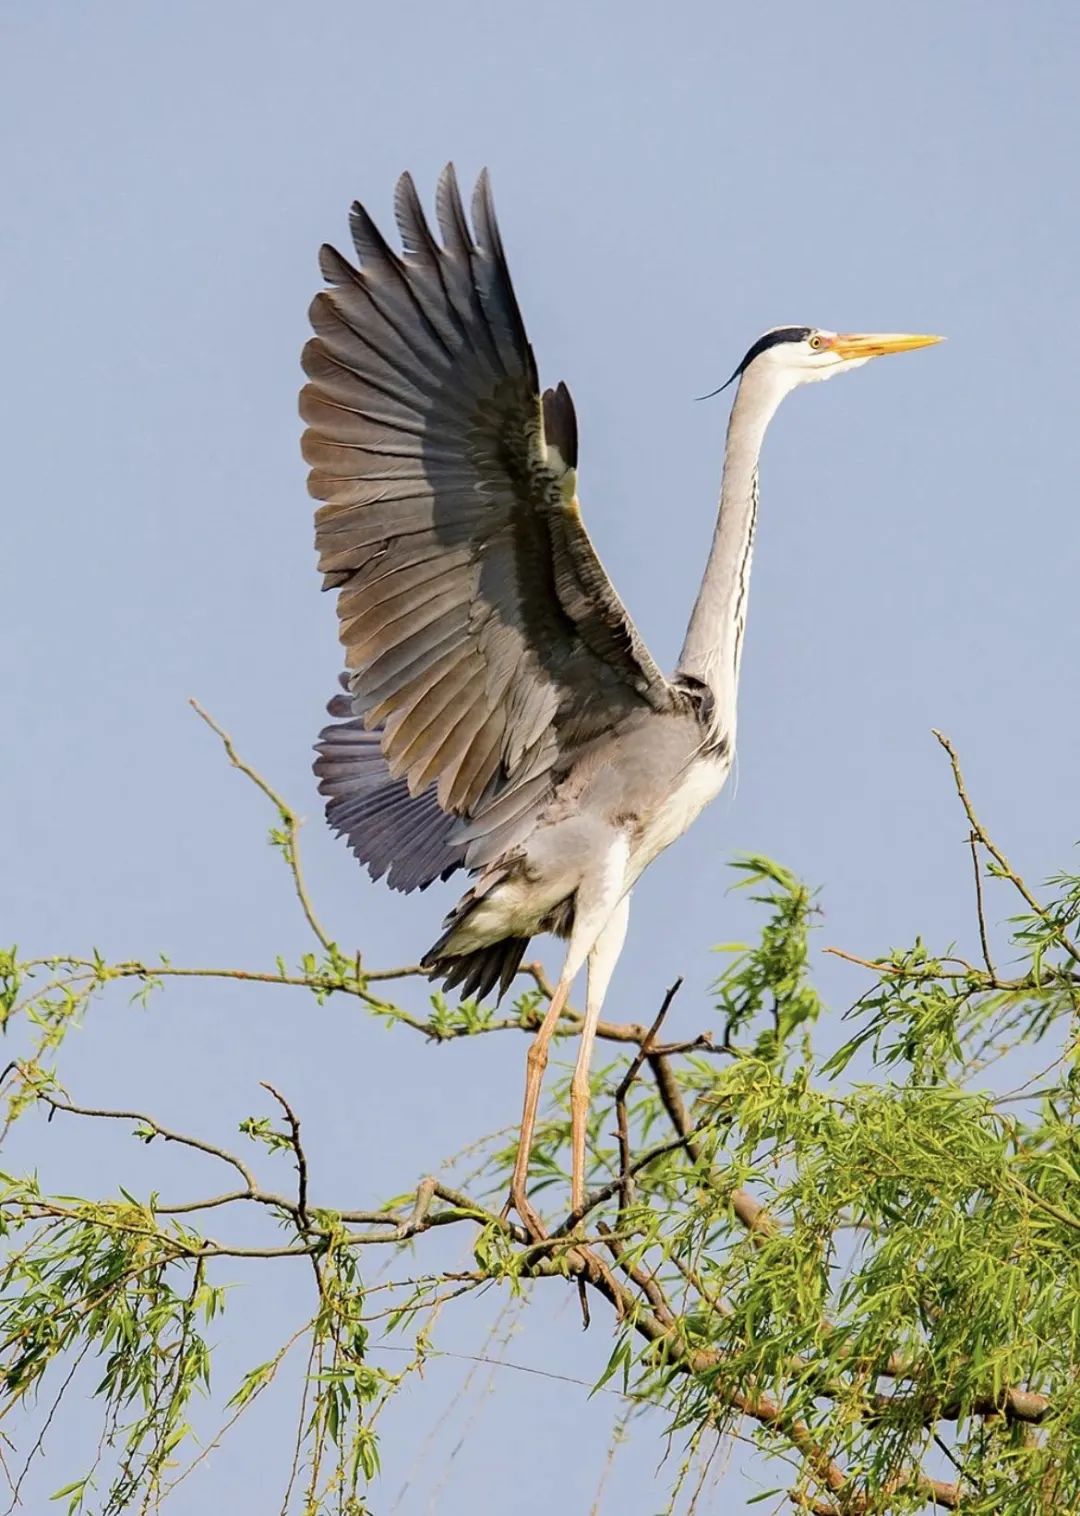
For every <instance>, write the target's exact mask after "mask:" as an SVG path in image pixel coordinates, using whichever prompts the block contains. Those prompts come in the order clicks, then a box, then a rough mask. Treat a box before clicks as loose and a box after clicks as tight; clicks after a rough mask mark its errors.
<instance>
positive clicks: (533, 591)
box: [301, 167, 937, 1225]
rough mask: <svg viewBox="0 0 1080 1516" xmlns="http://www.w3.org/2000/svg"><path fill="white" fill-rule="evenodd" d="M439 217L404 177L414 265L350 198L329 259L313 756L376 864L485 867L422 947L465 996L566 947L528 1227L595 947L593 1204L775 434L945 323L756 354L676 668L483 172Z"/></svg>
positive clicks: (319, 356) (443, 202) (804, 334)
mask: <svg viewBox="0 0 1080 1516" xmlns="http://www.w3.org/2000/svg"><path fill="white" fill-rule="evenodd" d="M436 210H437V216H438V223H439V231H440V238H441V241H437V240H436V239H435V237H434V235H433V234H432V232H431V230H430V228H429V226H428V224H427V221H426V219H425V217H424V213H423V210H422V208H421V206H420V202H419V199H418V198H417V195H416V191H415V189H414V187H413V183H412V180H411V179H410V178H409V176H408V175H407V174H406V175H404V176H403V177H402V178H401V180H400V181H399V183H398V187H397V193H396V197H395V211H396V217H397V223H398V228H399V231H400V235H401V240H402V244H403V249H404V251H403V253H402V254H398V253H396V252H394V251H392V250H391V249H390V248H389V247H388V245H387V244H386V242H385V241H384V239H383V237H382V235H381V234H380V232H379V231H378V229H377V227H376V226H375V224H374V222H373V221H372V220H371V218H370V216H369V215H368V214H367V212H366V211H365V210H364V209H363V207H362V206H360V205H354V206H353V209H352V214H351V217H350V226H351V229H352V236H353V243H354V246H355V248H356V252H357V255H358V257H359V260H360V267H359V268H354V267H353V266H352V265H351V264H350V263H348V262H347V261H346V260H345V259H344V258H342V257H341V255H340V254H338V253H337V252H335V251H334V250H333V249H332V248H323V250H322V255H321V259H320V263H321V268H322V272H323V275H324V277H325V279H326V281H327V284H328V286H329V287H328V288H327V289H326V290H324V291H323V292H322V293H320V294H319V295H317V296H316V297H315V300H314V302H313V304H312V307H311V322H312V326H313V327H314V330H315V336H314V337H313V338H312V340H311V341H310V342H309V343H308V345H307V347H306V348H305V350H304V359H303V361H304V368H305V370H306V372H307V375H308V380H309V383H308V384H307V385H306V387H305V389H304V390H303V393H302V396H301V412H302V415H303V416H304V419H305V420H306V422H307V423H308V426H307V430H306V432H305V433H304V441H303V447H304V456H305V458H306V459H307V460H308V462H309V464H310V465H311V472H310V476H309V487H310V489H311V493H312V494H313V495H315V496H316V497H317V498H318V499H319V500H320V501H322V502H323V503H322V505H321V506H320V507H319V509H318V510H317V512H316V545H317V548H318V551H319V563H320V567H321V568H322V571H323V574H324V583H325V585H326V586H327V587H328V588H333V589H336V591H337V597H338V620H339V630H340V637H341V641H342V643H343V645H344V648H345V661H346V664H347V667H348V671H349V672H348V674H347V675H346V676H343V682H344V683H345V687H346V691H347V694H346V695H344V696H338V697H337V699H336V700H335V701H334V702H333V703H332V705H331V708H330V709H331V714H332V715H334V716H335V717H338V718H340V719H339V720H337V721H336V722H335V724H333V725H331V726H328V727H327V728H326V729H325V730H324V732H323V733H322V736H321V739H320V742H319V744H318V751H319V758H318V760H317V763H316V770H317V772H318V775H319V780H320V784H319V788H320V790H321V792H322V793H323V794H324V795H326V796H327V807H326V810H327V816H328V818H329V821H330V823H331V825H333V826H334V827H335V829H336V830H337V831H339V832H341V833H343V834H344V835H345V836H346V837H347V838H348V841H349V845H350V847H351V848H352V850H353V852H354V853H355V854H356V855H357V857H358V858H359V859H360V860H361V861H362V862H364V863H365V864H366V865H367V866H368V868H369V869H370V871H371V873H372V874H373V876H374V877H375V878H379V877H381V876H383V875H385V877H386V879H387V882H388V883H389V884H390V885H391V886H393V887H394V888H397V889H402V890H411V889H417V888H419V889H423V888H425V887H426V886H427V885H428V884H430V883H431V882H432V881H433V880H435V879H437V878H443V879H445V878H447V877H448V876H449V875H450V874H452V873H453V872H454V871H455V870H456V869H458V868H464V869H466V870H468V871H469V872H470V874H471V875H472V877H473V882H472V887H471V888H470V889H469V891H468V892H467V893H466V894H465V896H464V897H463V898H462V899H461V901H459V903H458V905H457V906H456V907H455V908H454V910H453V911H452V912H451V913H450V915H449V917H448V918H447V920H446V922H445V923H444V925H445V931H444V934H443V936H442V937H441V938H440V939H439V941H438V942H437V943H436V944H435V945H434V947H433V948H432V949H431V950H430V951H429V952H428V954H427V955H426V957H425V958H424V960H423V962H424V963H425V965H426V966H427V967H428V969H429V970H430V972H431V973H432V975H433V976H435V977H440V978H442V979H443V980H444V981H445V983H446V984H447V985H448V986H457V987H460V989H461V991H462V992H463V993H464V994H467V995H476V996H483V995H485V994H487V993H488V992H489V991H490V990H492V989H493V988H495V987H496V986H498V987H499V989H500V991H505V990H506V988H507V987H508V985H509V983H510V981H511V980H512V978H513V976H514V974H515V973H516V971H517V968H518V966H519V964H520V962H521V958H522V955H523V953H524V952H525V949H526V948H527V946H528V942H529V939H530V937H531V936H532V935H533V934H534V933H536V932H541V931H553V932H556V933H558V934H560V935H564V936H568V937H569V939H570V941H569V947H568V950H567V956H566V961H565V964H564V966H563V971H562V974H561V975H560V979H559V983H558V986H557V987H556V991H555V994H554V996H553V998H552V1001H551V1005H550V1007H549V1010H548V1012H547V1015H546V1016H545V1019H544V1022H543V1025H542V1027H541V1029H540V1031H539V1033H538V1035H537V1039H536V1043H535V1046H534V1049H533V1052H532V1054H531V1055H530V1063H529V1077H528V1082H527V1088H526V1100H525V1111H524V1115H523V1120H522V1143H521V1145H520V1149H519V1154H518V1163H517V1166H516V1168H515V1174H514V1183H513V1188H512V1194H513V1196H514V1200H515V1204H516V1205H517V1207H518V1210H519V1211H520V1212H521V1214H522V1216H523V1217H525V1218H526V1220H527V1221H528V1222H529V1224H530V1225H531V1219H530V1218H531V1216H532V1213H531V1209H530V1207H529V1205H528V1201H527V1198H526V1196H525V1191H524V1183H525V1173H526V1170H525V1165H526V1163H527V1159H528V1147H529V1134H530V1132H531V1130H532V1124H533V1122H534V1120H535V1116H536V1102H537V1099H538V1094H539V1081H540V1078H541V1075H542V1070H543V1064H544V1061H545V1059H546V1056H547V1055H546V1048H547V1043H548V1040H549V1038H550V1036H551V1035H552V1032H553V1030H554V1027H555V1024H556V1022H557V1020H558V1017H559V1015H560V1014H561V1011H562V1007H563V1005H564V1004H565V1000H566V996H567V994H568V991H569V988H570V984H571V982H572V980H573V978H574V976H575V975H576V973H577V971H578V969H579V968H580V967H581V966H582V964H583V963H584V962H585V961H586V959H587V960H588V964H589V984H588V992H587V998H586V1009H585V1018H584V1023H583V1030H582V1040H581V1049H580V1053H579V1057H578V1066H577V1069H576V1071H575V1075H574V1082H573V1085H572V1088H571V1107H572V1113H573V1123H572V1126H573V1159H574V1161H573V1174H574V1203H575V1205H577V1204H578V1203H579V1201H580V1199H581V1194H582V1189H581V1186H582V1182H583V1180H582V1175H583V1171H584V1140H585V1139H584V1131H585V1126H584V1122H585V1114H586V1109H587V1102H588V1082H587V1074H588V1063H589V1053H590V1048H591V1044H592V1039H593V1036H594V1034H595V1029H596V1024H597V1018H598V1016H599V1012H600V1005H601V1002H602V1000H603V996H604V993H605V990H606V986H607V983H608V979H609V977H610V974H611V970H612V968H613V967H614V964H615V961H616V959H617V957H618V954H619V951H620V949H621V946H622V941H623V935H624V933H625V929H626V920H627V909H628V901H629V895H630V891H631V889H632V888H633V885H634V883H635V881H636V880H637V878H638V877H639V875H640V874H641V872H642V870H643V869H644V868H646V867H647V866H648V864H649V863H650V862H651V861H652V859H653V858H655V857H656V856H657V854H658V853H660V852H661V851H662V850H663V849H664V848H665V847H667V846H668V845H669V844H670V843H671V842H673V841H674V840H675V839H676V838H677V837H679V836H680V835H681V834H682V833H683V832H684V831H685V830H686V829H687V827H688V826H689V825H690V824H691V823H692V822H693V820H694V818H695V817H696V816H697V815H698V814H699V812H700V811H701V809H702V808H703V807H704V806H705V805H707V804H708V802H709V801H710V800H711V799H712V798H713V797H714V796H715V795H716V794H717V792H718V791H719V790H720V788H721V786H722V785H723V783H724V781H725V779H726V777H727V774H728V770H729V768H730V764H731V759H732V753H733V748H734V741H735V710H736V692H737V686H738V677H739V664H740V660H741V655H742V645H743V632H744V628H745V621H746V605H747V594H748V589H749V579H750V562H751V555H752V551H753V542H754V532H755V526H756V520H757V505H758V492H757V468H758V457H759V454H760V451H761V444H762V439H763V437H764V434H765V429H766V427H767V426H768V424H769V421H770V419H771V417H772V415H773V413H774V412H775V410H776V407H777V406H778V405H779V403H780V401H781V400H782V399H783V397H784V395H785V394H787V393H788V392H789V391H790V390H791V389H793V388H794V387H795V386H796V385H798V384H802V383H804V382H806V381H808V380H813V379H823V378H827V377H829V376H830V375H831V374H833V373H836V372H838V371H840V370H841V369H843V368H853V367H858V366H860V365H861V364H863V363H865V362H866V361H867V359H868V358H870V357H875V356H879V355H880V354H882V353H885V352H896V351H902V350H904V349H905V348H907V347H913V346H923V345H925V344H926V343H928V342H930V341H935V340H937V339H934V338H915V337H908V336H898V335H886V336H884V337H881V336H875V337H865V336H853V335H848V336H844V337H840V336H838V335H837V334H836V333H827V332H821V331H818V330H816V329H812V328H809V327H783V328H776V329H774V330H773V331H772V332H769V333H767V334H766V335H765V336H764V337H762V338H761V339H760V340H759V341H758V342H756V343H755V344H754V345H753V347H752V348H751V349H750V351H749V352H748V353H747V355H746V357H745V358H744V359H743V362H742V363H741V364H740V365H739V368H738V369H737V370H736V373H735V375H733V379H736V380H738V389H737V390H736V396H735V403H734V405H733V406H732V411H731V417H730V421H729V425H728V434H727V444H726V450H725V463H724V480H723V486H722V489H721V502H720V510H719V513H718V517H717V524H716V530H715V533H714V538H713V545H712V550H711V552H710V555H709V560H708V564H707V566H706V570H705V575H704V578H703V580H702V585H701V589H700V592H699V594H698V598H697V602H696V604H695V607H694V611H693V614H692V616H691V619H690V624H689V626H688V628H687V633H686V641H685V644H684V647H683V651H682V654H681V656H680V660H679V665H678V668H677V670H676V673H675V675H674V676H673V677H672V678H671V679H670V680H669V679H666V678H665V677H664V675H663V674H662V673H661V672H660V670H659V669H658V668H657V666H656V664H655V662H654V661H653V659H652V658H651V657H650V655H649V653H648V650H647V649H646V648H645V646H644V644H643V642H642V640H641V638H640V636H639V635H638V633H637V631H636V629H635V627H634V624H633V622H632V621H631V620H630V618H629V616H628V615H627V614H626V611H625V610H624V608H623V605H622V602H621V601H620V600H619V597H618V596H617V595H616V593H615V591H614V589H613V588H612V585H611V582H610V581H609V579H608V577H607V575H606V573H605V572H604V569H603V566H602V565H601V563H600V560H599V559H598V557H597V556H596V553H595V551H594V549H593V546H592V544H591V542H590V541H589V537H588V534H587V533H586V531H585V528H584V526H583V525H582V521H581V514H580V509H579V507H578V503H577V498H576V467H577V420H576V417H575V415H574V407H573V402H572V401H571V399H570V395H569V392H568V391H567V389H566V387H565V385H559V386H558V388H557V389H554V390H548V391H547V392H545V393H544V394H543V395H541V393H540V389H539V384H538V380H537V372H536V364H535V361H534V359H533V354H532V349H531V348H530V346H529V343H528V340H527V338H526V335H525V328H524V325H523V323H522V320H521V315H520V312H519V310H518V306H517V301H516V299H515V296H514V292H513V288H512V285H511V282H510V275H509V272H508V270H507V267H506V259H505V255H504V252H503V247H502V242H501V239H500V236H499V231H498V227H497V225H496V222H495V213H494V208H493V206H492V201H491V191H490V187H489V184H488V179H487V175H486V173H484V174H481V176H480V179H479V181H478V183H477V186H476V191H475V194H474V196H473V201H472V226H471V227H470V225H469V222H468V220H467V219H466V215H465V211H464V208H463V206H462V204H461V198H460V195H459V193H458V187H457V181H456V179H455V176H454V171H453V169H452V167H451V168H447V169H446V171H445V172H444V173H443V175H442V176H441V178H440V180H439V185H438V191H437V194H436Z"/></svg>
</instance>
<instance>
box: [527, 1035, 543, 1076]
mask: <svg viewBox="0 0 1080 1516" xmlns="http://www.w3.org/2000/svg"><path fill="white" fill-rule="evenodd" d="M547 1061H548V1050H547V1048H546V1047H541V1046H540V1045H539V1044H538V1043H535V1042H534V1043H533V1045H532V1047H531V1048H530V1049H529V1051H528V1052H527V1053H526V1055H525V1062H526V1063H527V1064H528V1066H529V1068H530V1069H531V1070H532V1071H533V1073H536V1071H537V1070H539V1071H540V1072H541V1073H543V1071H544V1069H546V1068H547Z"/></svg>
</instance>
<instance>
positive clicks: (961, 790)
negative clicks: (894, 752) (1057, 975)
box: [934, 729, 1080, 963]
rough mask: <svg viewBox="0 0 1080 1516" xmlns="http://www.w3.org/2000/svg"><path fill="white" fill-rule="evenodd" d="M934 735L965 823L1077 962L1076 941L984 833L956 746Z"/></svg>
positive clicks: (1079, 949) (1079, 956) (1079, 952)
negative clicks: (946, 759)
mask: <svg viewBox="0 0 1080 1516" xmlns="http://www.w3.org/2000/svg"><path fill="white" fill-rule="evenodd" d="M934 736H935V737H936V738H937V740H938V742H940V744H941V746H942V747H943V748H944V749H945V751H946V753H947V754H948V755H949V763H950V764H951V765H952V773H953V783H954V785H955V786H956V793H957V795H958V796H959V798H960V804H961V805H962V806H963V807H964V814H965V816H966V817H967V819H968V824H969V825H970V827H971V830H972V832H973V834H974V835H975V837H976V838H977V840H978V841H979V842H980V843H981V844H982V846H983V847H984V848H985V849H986V851H987V852H988V853H989V854H990V856H991V858H993V860H994V862H995V863H996V864H997V865H998V867H999V868H1000V870H1001V872H1002V874H1003V875H1004V877H1005V878H1006V879H1008V881H1009V882H1010V884H1012V886H1013V887H1014V889H1015V890H1016V891H1017V892H1018V894H1020V895H1021V897H1022V898H1023V899H1024V900H1025V901H1026V902H1027V904H1028V905H1029V906H1030V907H1031V909H1032V910H1033V911H1034V913H1035V915H1036V916H1038V918H1039V920H1040V921H1042V922H1044V923H1045V925H1046V926H1048V927H1049V928H1050V930H1051V931H1052V932H1053V934H1054V936H1055V937H1056V938H1057V940H1058V942H1059V943H1060V944H1061V946H1062V947H1063V948H1064V950H1065V952H1066V953H1068V955H1069V957H1070V958H1071V959H1072V960H1073V961H1074V963H1080V947H1077V945H1076V943H1075V942H1073V940H1072V938H1071V937H1070V936H1069V934H1068V932H1066V930H1065V928H1064V927H1063V926H1062V925H1061V923H1060V922H1058V921H1055V920H1054V918H1053V917H1052V916H1051V915H1050V913H1049V911H1048V910H1047V909H1046V907H1045V906H1044V905H1043V904H1042V903H1041V902H1040V901H1038V900H1037V899H1036V898H1035V896H1034V895H1033V894H1032V893H1031V891H1030V889H1028V886H1027V885H1026V884H1025V882H1024V880H1023V879H1022V878H1021V876H1020V875H1019V874H1018V873H1017V872H1016V870H1015V869H1014V868H1013V866H1012V864H1011V863H1010V862H1009V860H1008V859H1007V858H1006V856H1005V854H1004V853H1003V852H1002V851H1001V849H1000V848H999V847H998V845H997V843H996V842H995V841H994V839H993V838H992V837H991V836H990V834H989V832H987V830H986V828H985V827H984V826H983V824H982V822H981V821H980V820H979V818H978V816H976V814H975V808H974V806H973V805H972V803H971V800H970V797H969V796H968V792H967V787H966V785H965V783H964V775H963V773H962V771H961V768H960V759H959V757H958V756H957V752H956V749H955V748H954V747H953V745H952V743H951V742H950V741H949V739H948V737H946V736H945V734H944V733H943V732H939V731H937V730H936V729H935V731H934Z"/></svg>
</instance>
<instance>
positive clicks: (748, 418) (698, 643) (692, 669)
mask: <svg viewBox="0 0 1080 1516" xmlns="http://www.w3.org/2000/svg"><path fill="white" fill-rule="evenodd" d="M755 370H756V372H755ZM791 387H792V386H791V384H790V381H788V380H787V379H786V377H785V376H784V375H783V374H782V373H779V372H776V371H775V370H772V369H771V368H769V367H766V366H764V365H760V366H759V365H757V364H755V365H753V366H752V367H751V368H750V369H748V370H747V371H746V373H745V374H744V375H743V377H742V379H741V380H740V382H739V388H738V390H737V392H736V395H735V403H734V404H733V405H732V407H731V416H730V419H729V421H728V429H727V442H726V444H725V448H724V477H723V482H722V484H721V487H720V508H719V511H718V513H717V517H716V529H715V531H714V533H713V541H712V549H711V551H710V553H709V561H708V563H707V564H706V566H705V574H704V577H703V578H702V581H701V588H700V589H699V591H698V597H697V602H696V604H695V605H694V609H693V613H692V614H691V617H690V624H689V626H688V627H687V629H686V640H685V642H684V643H683V649H682V652H681V653H680V655H679V663H678V668H677V672H678V673H679V674H682V675H685V676H686V677H688V678H690V679H693V680H696V681H698V682H699V683H701V684H704V685H705V686H707V688H708V689H709V691H710V693H711V695H712V699H713V710H712V723H713V725H715V726H716V727H717V728H718V729H719V730H720V731H721V732H722V733H723V735H724V736H725V737H726V738H727V740H728V742H729V743H730V744H732V745H733V744H734V741H735V705H736V695H737V692H738V685H739V665H740V663H741V661H742V642H743V631H744V629H745V626H746V604H747V596H748V594H749V589H750V563H751V559H752V556H753V551H754V528H755V525H756V522H757V504H758V489H757V473H758V458H759V457H760V454H761V444H762V441H763V439H764V436H765V431H766V428H767V427H768V425H769V422H770V421H771V420H772V418H773V416H774V415H775V413H776V408H777V406H778V405H779V404H780V401H781V400H782V399H783V398H784V396H785V395H786V394H787V392H788V390H789V389H790V388H791Z"/></svg>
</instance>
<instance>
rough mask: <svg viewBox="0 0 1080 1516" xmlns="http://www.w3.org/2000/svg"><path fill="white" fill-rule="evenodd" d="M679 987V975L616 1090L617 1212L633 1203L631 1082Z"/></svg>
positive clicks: (670, 987) (654, 1039)
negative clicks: (628, 1111) (629, 1116)
mask: <svg viewBox="0 0 1080 1516" xmlns="http://www.w3.org/2000/svg"><path fill="white" fill-rule="evenodd" d="M681 987H682V976H681V975H680V976H679V978H678V979H676V980H675V983H674V984H672V985H670V986H669V987H668V989H667V991H666V993H665V995H664V998H663V1000H662V1001H661V1003H660V1009H659V1010H658V1011H657V1013H656V1016H655V1018H654V1020H653V1024H652V1026H651V1027H650V1028H649V1030H648V1031H647V1032H646V1033H645V1036H644V1037H643V1038H642V1040H641V1042H640V1043H639V1044H638V1050H637V1052H636V1053H635V1054H634V1056H633V1058H632V1059H631V1060H630V1064H629V1067H628V1068H627V1070H626V1073H625V1074H624V1075H623V1077H622V1079H621V1080H620V1082H619V1087H618V1089H617V1090H616V1091H615V1122H616V1126H617V1129H618V1134H619V1178H620V1180H621V1181H622V1189H621V1192H620V1193H621V1198H620V1200H619V1209H620V1211H626V1210H629V1209H630V1206H631V1205H632V1204H633V1203H634V1183H633V1180H632V1179H631V1177H630V1123H629V1121H628V1119H627V1115H626V1097H627V1095H629V1093H630V1089H631V1086H632V1085H633V1083H634V1080H635V1079H636V1078H637V1076H638V1074H639V1073H640V1072H641V1066H642V1064H643V1063H644V1062H645V1059H646V1058H647V1056H648V1054H649V1053H650V1052H651V1051H652V1048H653V1045H654V1044H655V1042H656V1036H657V1033H658V1032H659V1030H660V1028H661V1026H662V1025H663V1023H664V1017H665V1016H666V1015H667V1013H668V1011H669V1010H670V1009H671V1002H672V1001H673V1000H674V999H675V996H676V995H677V994H678V993H679V990H680V989H681Z"/></svg>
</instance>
